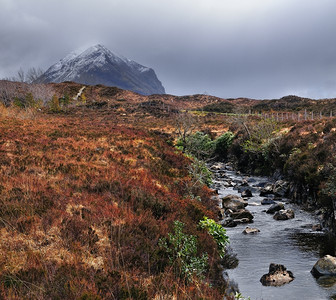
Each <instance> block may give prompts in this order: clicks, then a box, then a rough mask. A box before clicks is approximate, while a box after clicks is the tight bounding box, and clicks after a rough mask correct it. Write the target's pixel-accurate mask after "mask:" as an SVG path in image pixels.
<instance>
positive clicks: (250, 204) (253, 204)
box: [249, 202, 261, 206]
mask: <svg viewBox="0 0 336 300" xmlns="http://www.w3.org/2000/svg"><path fill="white" fill-rule="evenodd" d="M260 205H261V204H260V203H257V202H250V203H249V206H260Z"/></svg>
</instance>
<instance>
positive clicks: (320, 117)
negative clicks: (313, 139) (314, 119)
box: [320, 111, 322, 119]
mask: <svg viewBox="0 0 336 300" xmlns="http://www.w3.org/2000/svg"><path fill="white" fill-rule="evenodd" d="M320 119H322V111H320Z"/></svg>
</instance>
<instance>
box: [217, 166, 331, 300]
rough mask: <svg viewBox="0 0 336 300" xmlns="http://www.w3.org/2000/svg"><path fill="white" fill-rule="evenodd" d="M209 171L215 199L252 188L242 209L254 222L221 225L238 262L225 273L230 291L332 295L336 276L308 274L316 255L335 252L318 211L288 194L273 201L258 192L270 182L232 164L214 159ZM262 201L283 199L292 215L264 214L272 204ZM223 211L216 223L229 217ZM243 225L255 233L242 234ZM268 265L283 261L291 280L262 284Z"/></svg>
mask: <svg viewBox="0 0 336 300" xmlns="http://www.w3.org/2000/svg"><path fill="white" fill-rule="evenodd" d="M211 170H212V171H213V173H214V175H215V180H214V184H213V188H214V189H216V190H217V191H218V194H219V195H218V196H219V198H220V199H221V198H223V197H225V196H227V195H234V196H239V197H240V196H241V193H242V192H243V191H244V190H247V189H248V190H250V191H251V192H252V197H248V198H247V197H246V198H245V199H246V202H247V206H246V208H245V209H246V210H248V211H249V212H250V213H251V215H252V216H253V220H252V221H253V223H250V221H251V220H246V221H248V222H249V223H244V222H242V223H240V222H238V224H233V226H234V227H227V228H226V229H227V234H228V236H229V238H230V247H231V248H232V250H233V252H234V253H236V254H237V258H238V260H239V264H238V266H237V267H236V268H235V269H231V270H227V271H226V272H227V274H228V276H229V278H230V280H231V285H232V286H233V289H234V287H235V286H236V288H237V289H239V291H240V292H241V293H242V294H243V295H244V296H245V297H248V296H250V297H251V299H258V300H259V299H267V300H268V299H288V300H289V299H293V300H294V299H312V300H313V299H314V300H317V299H336V280H335V278H328V280H325V279H324V280H316V279H315V278H314V277H313V276H312V275H311V273H310V271H311V269H312V267H313V265H314V264H315V263H316V261H317V260H318V259H319V258H320V257H322V256H324V255H326V254H330V255H333V256H335V248H336V246H335V245H336V242H335V238H334V237H333V236H331V235H330V234H328V232H327V231H325V230H322V228H321V227H320V226H319V224H321V223H323V219H322V218H323V212H320V211H319V212H317V213H311V212H307V211H305V210H303V209H302V207H300V206H298V205H297V204H295V203H292V202H291V201H290V200H289V199H287V198H281V199H280V198H279V197H278V198H275V199H273V198H274V196H271V194H270V195H269V196H267V195H266V196H260V191H262V190H265V188H266V187H267V185H268V184H269V183H270V180H269V178H266V177H257V176H244V175H242V174H239V173H237V172H235V171H234V170H233V168H232V166H231V165H225V164H218V163H217V164H215V165H214V166H212V167H211ZM265 199H269V200H272V201H274V202H275V203H283V204H284V206H285V209H289V210H292V211H293V213H294V218H291V219H288V220H284V221H279V220H275V219H274V217H273V214H268V213H266V211H267V210H268V209H269V208H270V206H271V203H270V204H266V205H262V204H261V203H262V201H263V200H265ZM220 202H221V201H220ZM263 202H265V201H263ZM270 202H271V201H270ZM221 204H222V203H220V205H221ZM222 214H223V220H222V221H221V222H222V223H224V224H225V222H226V220H225V219H226V218H227V217H228V216H227V215H225V213H224V211H223V213H222ZM226 225H227V224H226ZM247 226H248V227H253V228H257V229H258V230H260V232H257V233H255V234H243V231H244V229H245V228H246V227H247ZM270 263H276V264H283V265H285V266H286V267H287V268H288V270H290V271H292V272H293V274H294V277H295V279H294V280H293V281H292V282H290V283H288V284H285V285H283V286H279V287H275V286H263V285H262V284H261V283H260V278H261V277H262V276H263V275H264V274H265V273H267V271H268V268H269V265H270Z"/></svg>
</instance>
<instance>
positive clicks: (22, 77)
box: [16, 68, 26, 82]
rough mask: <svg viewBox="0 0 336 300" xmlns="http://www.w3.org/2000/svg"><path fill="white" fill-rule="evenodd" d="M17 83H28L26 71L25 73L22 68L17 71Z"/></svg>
mask: <svg viewBox="0 0 336 300" xmlns="http://www.w3.org/2000/svg"><path fill="white" fill-rule="evenodd" d="M16 81H19V82H26V75H25V71H23V69H22V68H20V69H19V70H18V71H17V80H16Z"/></svg>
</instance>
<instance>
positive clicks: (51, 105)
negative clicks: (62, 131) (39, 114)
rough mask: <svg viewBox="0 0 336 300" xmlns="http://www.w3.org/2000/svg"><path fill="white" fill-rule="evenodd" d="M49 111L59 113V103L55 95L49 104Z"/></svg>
mask: <svg viewBox="0 0 336 300" xmlns="http://www.w3.org/2000/svg"><path fill="white" fill-rule="evenodd" d="M49 109H50V111H52V112H59V111H60V110H61V106H60V101H59V99H58V97H57V96H56V95H54V96H53V97H52V99H51V101H50V102H49Z"/></svg>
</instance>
